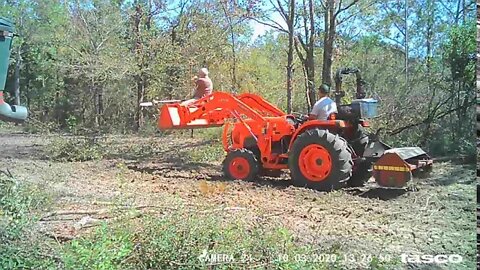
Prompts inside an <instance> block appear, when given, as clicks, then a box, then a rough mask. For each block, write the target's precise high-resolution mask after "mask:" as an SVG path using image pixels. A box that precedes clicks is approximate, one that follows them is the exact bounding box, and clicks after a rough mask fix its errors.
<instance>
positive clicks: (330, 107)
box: [311, 97, 338, 120]
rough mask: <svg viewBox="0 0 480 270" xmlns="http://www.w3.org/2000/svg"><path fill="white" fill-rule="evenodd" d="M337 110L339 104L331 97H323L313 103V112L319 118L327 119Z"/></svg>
mask: <svg viewBox="0 0 480 270" xmlns="http://www.w3.org/2000/svg"><path fill="white" fill-rule="evenodd" d="M337 112H338V111H337V104H336V103H335V102H334V101H333V100H332V99H331V98H329V97H322V98H321V99H319V100H318V101H317V102H315V105H313V109H312V112H311V114H314V115H316V116H317V119H318V120H327V118H328V116H329V115H330V114H332V113H337Z"/></svg>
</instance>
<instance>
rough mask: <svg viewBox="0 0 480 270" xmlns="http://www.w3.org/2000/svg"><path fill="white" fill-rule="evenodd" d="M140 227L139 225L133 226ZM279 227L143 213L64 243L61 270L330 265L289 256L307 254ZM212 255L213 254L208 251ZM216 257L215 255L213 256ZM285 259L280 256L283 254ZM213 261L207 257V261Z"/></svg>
mask: <svg viewBox="0 0 480 270" xmlns="http://www.w3.org/2000/svg"><path fill="white" fill-rule="evenodd" d="M139 228H141V229H139ZM311 252H312V248H311V247H310V246H301V245H298V244H297V243H296V242H295V241H294V238H293V236H292V234H291V233H290V232H288V231H287V230H286V229H283V228H274V229H270V228H268V229H267V228H265V227H261V226H259V225H257V226H254V227H249V226H247V224H246V223H245V222H242V221H240V220H233V221H229V222H228V223H225V221H223V220H222V219H221V218H219V217H217V216H215V215H211V214H210V215H206V216H202V215H196V214H195V215H189V214H181V213H177V214H176V215H169V216H167V217H164V218H160V219H159V218H155V217H146V218H144V219H143V220H141V222H140V224H138V223H131V224H130V226H129V227H124V226H120V227H115V226H113V227H110V228H107V227H106V226H102V227H101V228H99V229H98V230H97V231H96V232H95V233H94V234H93V235H91V236H89V237H87V238H82V239H78V240H75V241H72V242H71V243H70V244H69V245H67V246H66V249H65V252H64V262H65V266H66V268H67V269H74V268H75V269H205V268H207V267H208V266H211V265H215V266H216V269H245V268H249V267H254V266H259V267H261V268H268V269H313V268H314V269H332V268H335V267H336V265H335V264H327V263H319V262H316V263H312V262H307V261H303V262H302V261H301V260H294V258H295V255H298V254H311ZM213 254H216V255H213ZM215 256H217V257H216V258H214V257H215ZM287 257H288V258H289V260H286V259H285V258H287ZM212 260H213V261H212Z"/></svg>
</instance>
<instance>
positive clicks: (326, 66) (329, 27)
mask: <svg viewBox="0 0 480 270" xmlns="http://www.w3.org/2000/svg"><path fill="white" fill-rule="evenodd" d="M324 19H325V37H324V47H323V67H322V83H325V84H328V85H329V86H332V64H333V43H334V42H335V34H336V22H335V2H334V0H328V1H327V2H326V9H325V18H324Z"/></svg>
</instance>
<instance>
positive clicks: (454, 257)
mask: <svg viewBox="0 0 480 270" xmlns="http://www.w3.org/2000/svg"><path fill="white" fill-rule="evenodd" d="M401 258H402V262H403V263H417V264H446V263H461V262H462V261H463V257H462V256H460V255H458V254H449V255H446V254H440V255H409V254H402V255H401Z"/></svg>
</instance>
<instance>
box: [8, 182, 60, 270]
mask: <svg viewBox="0 0 480 270" xmlns="http://www.w3.org/2000/svg"><path fill="white" fill-rule="evenodd" d="M47 201H48V196H46V195H45V194H44V193H42V192H40V191H39V189H38V188H35V187H32V186H28V185H26V184H24V183H20V182H18V181H16V180H15V179H14V178H12V177H8V176H4V175H0V269H55V260H54V259H53V256H49V255H45V254H44V252H43V250H44V249H45V245H44V242H43V243H42V240H43V239H41V237H40V236H38V235H35V234H34V233H33V232H32V231H31V230H30V229H31V228H32V226H33V224H34V222H35V221H36V219H35V216H34V215H33V214H32V212H33V211H35V210H37V209H39V208H40V207H41V206H43V205H45V204H46V202H47Z"/></svg>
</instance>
